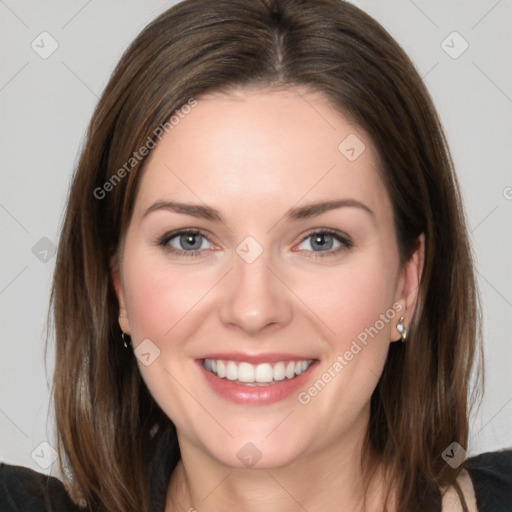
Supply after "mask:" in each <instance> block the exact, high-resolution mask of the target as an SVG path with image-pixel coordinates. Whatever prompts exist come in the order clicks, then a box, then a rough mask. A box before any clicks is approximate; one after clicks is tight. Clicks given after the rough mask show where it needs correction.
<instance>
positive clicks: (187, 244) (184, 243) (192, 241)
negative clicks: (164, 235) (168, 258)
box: [180, 234, 201, 249]
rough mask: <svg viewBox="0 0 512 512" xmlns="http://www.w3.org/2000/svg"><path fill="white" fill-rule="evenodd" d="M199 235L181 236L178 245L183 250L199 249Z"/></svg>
mask: <svg viewBox="0 0 512 512" xmlns="http://www.w3.org/2000/svg"><path fill="white" fill-rule="evenodd" d="M199 237H200V235H194V234H188V235H181V237H180V243H181V247H182V248H183V249H199V248H200V247H201V240H200V239H199Z"/></svg>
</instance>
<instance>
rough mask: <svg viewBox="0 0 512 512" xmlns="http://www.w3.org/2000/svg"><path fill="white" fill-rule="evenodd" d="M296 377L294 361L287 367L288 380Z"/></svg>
mask: <svg viewBox="0 0 512 512" xmlns="http://www.w3.org/2000/svg"><path fill="white" fill-rule="evenodd" d="M294 376H295V363H294V362H293V361H290V362H289V363H288V365H287V366H286V378H287V379H293V377H294Z"/></svg>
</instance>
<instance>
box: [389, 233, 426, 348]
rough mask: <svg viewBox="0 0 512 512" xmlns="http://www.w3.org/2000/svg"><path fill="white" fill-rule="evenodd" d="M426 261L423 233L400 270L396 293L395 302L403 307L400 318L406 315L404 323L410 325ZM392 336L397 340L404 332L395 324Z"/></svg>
mask: <svg viewBox="0 0 512 512" xmlns="http://www.w3.org/2000/svg"><path fill="white" fill-rule="evenodd" d="M424 261H425V235H424V233H422V234H421V235H420V236H419V237H418V238H417V239H416V243H415V248H414V251H413V253H412V255H411V257H410V258H409V259H408V260H407V262H405V264H404V265H403V267H402V269H401V270H400V277H399V279H398V284H397V288H396V293H395V304H400V306H401V308H400V309H398V307H397V308H396V310H397V311H398V315H397V317H398V319H399V318H400V317H402V316H403V317H404V324H405V325H406V326H409V325H410V324H411V321H412V318H413V315H414V311H415V309H416V302H417V300H418V292H419V287H420V282H421V275H422V273H423V264H424ZM397 323H398V322H397ZM391 336H392V337H393V339H395V340H399V339H400V338H401V337H402V334H401V333H400V332H398V329H397V328H396V326H395V325H394V326H393V329H392V331H391Z"/></svg>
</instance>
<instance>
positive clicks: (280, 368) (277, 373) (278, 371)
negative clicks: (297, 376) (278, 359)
mask: <svg viewBox="0 0 512 512" xmlns="http://www.w3.org/2000/svg"><path fill="white" fill-rule="evenodd" d="M284 377H285V375H284V363H277V364H276V365H275V366H274V380H284Z"/></svg>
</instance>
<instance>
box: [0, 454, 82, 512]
mask: <svg viewBox="0 0 512 512" xmlns="http://www.w3.org/2000/svg"><path fill="white" fill-rule="evenodd" d="M0 510H1V511H2V512H22V511H23V512H25V511H26V512H57V511H59V512H60V511H64V510H65V511H66V512H75V511H76V512H78V511H80V512H84V510H85V509H81V508H79V507H78V506H77V505H76V504H75V503H73V501H71V499H70V498H69V496H68V494H67V492H66V489H65V487H64V485H63V484H62V482H61V481H60V480H58V479H57V478H55V477H52V476H48V475H45V474H42V473H38V472H37V471H33V470H31V469H29V468H24V467H21V466H12V465H9V464H4V463H0Z"/></svg>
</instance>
